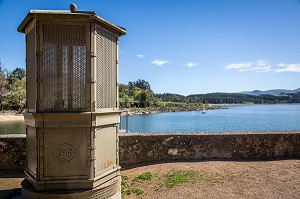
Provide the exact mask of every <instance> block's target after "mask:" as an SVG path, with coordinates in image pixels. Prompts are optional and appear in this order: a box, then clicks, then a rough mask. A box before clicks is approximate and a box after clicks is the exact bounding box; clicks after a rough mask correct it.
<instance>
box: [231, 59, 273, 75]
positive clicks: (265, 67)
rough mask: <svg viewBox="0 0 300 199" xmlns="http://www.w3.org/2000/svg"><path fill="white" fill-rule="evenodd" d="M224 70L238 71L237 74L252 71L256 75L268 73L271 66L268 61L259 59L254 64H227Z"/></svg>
mask: <svg viewBox="0 0 300 199" xmlns="http://www.w3.org/2000/svg"><path fill="white" fill-rule="evenodd" d="M225 68H226V69H228V70H230V69H233V70H238V71H239V72H245V71H253V72H256V73H262V72H269V71H271V68H272V66H271V65H270V64H269V61H268V60H263V59H259V60H257V61H255V62H243V63H237V64H229V65H227V66H225Z"/></svg>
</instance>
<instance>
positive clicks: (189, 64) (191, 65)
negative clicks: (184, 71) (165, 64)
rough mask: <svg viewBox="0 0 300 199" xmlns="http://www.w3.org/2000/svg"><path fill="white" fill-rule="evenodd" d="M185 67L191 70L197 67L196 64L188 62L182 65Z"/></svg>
mask: <svg viewBox="0 0 300 199" xmlns="http://www.w3.org/2000/svg"><path fill="white" fill-rule="evenodd" d="M184 65H185V66H187V67H189V68H193V67H194V66H197V65H198V63H195V62H188V63H186V64H184Z"/></svg>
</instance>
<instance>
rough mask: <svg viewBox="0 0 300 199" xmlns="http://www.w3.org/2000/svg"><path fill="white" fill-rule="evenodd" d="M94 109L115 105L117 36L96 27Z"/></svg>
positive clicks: (113, 106) (114, 106)
mask: <svg viewBox="0 0 300 199" xmlns="http://www.w3.org/2000/svg"><path fill="white" fill-rule="evenodd" d="M96 33H97V34H96V35H97V36H96V64H97V66H96V111H99V110H100V109H102V108H116V107H117V37H116V36H114V35H113V34H110V33H108V32H106V31H104V30H102V29H101V28H99V27H96Z"/></svg>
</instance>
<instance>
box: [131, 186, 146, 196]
mask: <svg viewBox="0 0 300 199" xmlns="http://www.w3.org/2000/svg"><path fill="white" fill-rule="evenodd" d="M132 192H133V193H135V194H136V195H142V194H143V193H144V191H143V190H142V189H141V188H139V187H134V188H132Z"/></svg>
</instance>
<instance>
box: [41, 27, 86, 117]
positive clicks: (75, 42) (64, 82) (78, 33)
mask: <svg viewBox="0 0 300 199" xmlns="http://www.w3.org/2000/svg"><path fill="white" fill-rule="evenodd" d="M87 27H88V26H86V25H65V24H44V25H43V39H42V42H43V43H42V66H41V72H40V78H41V79H40V81H41V84H40V85H41V87H40V107H39V108H40V111H41V112H80V111H89V106H88V102H89V98H88V96H87V89H88V88H87V86H88V85H87V34H88V32H87V31H88V29H87Z"/></svg>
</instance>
